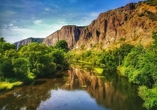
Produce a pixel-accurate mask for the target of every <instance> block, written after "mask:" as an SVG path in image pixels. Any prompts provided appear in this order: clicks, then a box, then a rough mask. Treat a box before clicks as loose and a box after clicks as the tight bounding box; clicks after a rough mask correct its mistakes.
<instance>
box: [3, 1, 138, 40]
mask: <svg viewBox="0 0 157 110" xmlns="http://www.w3.org/2000/svg"><path fill="white" fill-rule="evenodd" d="M138 1H139V0H0V8H1V9H0V37H4V38H5V40H6V41H7V42H10V43H14V42H16V41H19V40H22V39H25V38H28V37H43V38H45V37H46V36H48V35H50V34H51V33H53V32H55V31H56V30H58V29H60V28H61V27H62V26H63V25H78V26H84V25H89V24H90V23H91V21H92V20H94V19H96V18H97V17H98V15H99V14H100V13H101V12H105V11H108V10H111V9H115V8H118V7H121V6H124V5H126V4H127V3H130V2H138Z"/></svg>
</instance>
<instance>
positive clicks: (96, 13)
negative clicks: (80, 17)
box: [90, 12, 100, 17]
mask: <svg viewBox="0 0 157 110" xmlns="http://www.w3.org/2000/svg"><path fill="white" fill-rule="evenodd" d="M99 14H100V12H92V13H90V16H92V17H98V15H99Z"/></svg>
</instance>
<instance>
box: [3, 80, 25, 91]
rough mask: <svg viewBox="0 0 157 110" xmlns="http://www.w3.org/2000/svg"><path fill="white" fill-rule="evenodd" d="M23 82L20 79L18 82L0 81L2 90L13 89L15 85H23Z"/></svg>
mask: <svg viewBox="0 0 157 110" xmlns="http://www.w3.org/2000/svg"><path fill="white" fill-rule="evenodd" d="M22 84H23V83H22V82H20V81H17V82H13V83H10V82H0V90H10V89H12V88H13V87H15V86H20V85H22Z"/></svg>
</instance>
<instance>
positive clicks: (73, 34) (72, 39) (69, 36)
mask: <svg viewBox="0 0 157 110" xmlns="http://www.w3.org/2000/svg"><path fill="white" fill-rule="evenodd" d="M82 28H83V27H78V26H74V25H73V26H63V27H62V28H61V29H60V30H58V31H56V32H54V33H52V34H51V35H49V36H48V37H46V39H45V40H44V41H43V43H44V44H46V45H47V46H50V45H53V46H54V45H55V44H56V43H57V41H59V40H66V41H67V43H68V46H69V48H71V49H72V48H73V47H74V45H75V44H76V43H77V41H78V40H79V37H80V32H81V30H82Z"/></svg>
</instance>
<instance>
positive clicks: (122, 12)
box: [43, 2, 157, 49]
mask: <svg viewBox="0 0 157 110" xmlns="http://www.w3.org/2000/svg"><path fill="white" fill-rule="evenodd" d="M153 31H157V6H156V5H154V6H153V5H150V4H148V3H145V2H139V3H130V4H127V5H126V6H124V7H120V8H117V9H114V10H110V11H107V12H104V13H101V14H100V15H99V16H98V18H97V19H96V20H94V21H92V23H91V24H89V25H88V26H86V27H79V26H75V25H72V26H63V27H62V28H61V29H60V30H58V31H56V32H54V33H52V34H51V35H49V36H47V37H46V38H45V39H44V41H43V43H44V44H46V45H48V46H50V45H52V46H53V45H55V44H56V42H57V41H58V40H66V41H67V42H68V46H69V48H70V49H73V48H84V49H91V48H97V49H106V48H113V47H117V46H119V45H120V44H121V43H124V42H126V43H130V44H133V45H137V44H139V43H140V44H142V45H143V46H148V45H150V44H151V43H152V41H153V39H152V32H153Z"/></svg>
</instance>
